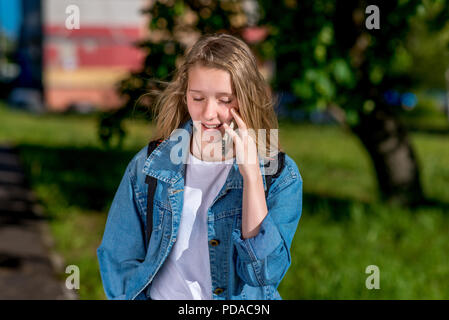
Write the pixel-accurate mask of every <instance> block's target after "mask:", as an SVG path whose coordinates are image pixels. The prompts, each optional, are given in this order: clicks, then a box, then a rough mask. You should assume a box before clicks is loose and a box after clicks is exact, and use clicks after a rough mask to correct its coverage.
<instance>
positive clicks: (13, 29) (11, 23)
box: [0, 0, 22, 38]
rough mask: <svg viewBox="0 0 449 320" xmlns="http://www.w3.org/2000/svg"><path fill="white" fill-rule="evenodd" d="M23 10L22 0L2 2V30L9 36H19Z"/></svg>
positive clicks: (0, 24)
mask: <svg viewBox="0 0 449 320" xmlns="http://www.w3.org/2000/svg"><path fill="white" fill-rule="evenodd" d="M21 14H22V9H21V1H20V0H0V28H1V29H2V30H3V31H4V32H5V33H6V34H7V35H8V36H9V37H13V38H16V37H18V36H19V30H20V23H21V22H22V21H21V20H22V18H21Z"/></svg>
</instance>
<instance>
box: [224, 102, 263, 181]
mask: <svg viewBox="0 0 449 320" xmlns="http://www.w3.org/2000/svg"><path fill="white" fill-rule="evenodd" d="M231 114H232V116H233V117H234V119H235V122H236V123H237V126H238V129H237V132H238V133H237V132H236V131H234V130H233V129H231V127H229V126H228V125H227V124H226V123H224V124H223V127H224V129H225V130H226V132H227V133H228V134H229V135H230V136H231V138H232V141H233V142H234V146H235V153H236V159H237V164H238V165H239V170H240V174H241V175H242V176H243V179H244V180H247V181H250V180H253V179H254V180H255V179H257V178H259V177H260V175H261V173H260V167H259V158H258V154H257V145H256V143H255V142H254V140H253V138H252V137H251V136H250V135H249V134H248V128H247V126H246V124H245V122H243V120H242V118H241V117H240V115H239V114H238V112H237V111H236V110H235V109H234V108H232V109H231Z"/></svg>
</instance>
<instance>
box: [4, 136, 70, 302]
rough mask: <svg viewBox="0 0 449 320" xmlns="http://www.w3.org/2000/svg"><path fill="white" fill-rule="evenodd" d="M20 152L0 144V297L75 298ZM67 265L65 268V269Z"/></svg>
mask: <svg viewBox="0 0 449 320" xmlns="http://www.w3.org/2000/svg"><path fill="white" fill-rule="evenodd" d="M51 247H52V243H51V236H50V233H49V229H48V225H47V222H46V221H45V218H44V217H43V215H42V211H41V210H40V208H39V206H38V205H37V204H36V202H35V197H34V195H33V193H32V191H31V190H30V189H29V188H28V184H27V181H26V177H25V176H24V173H23V170H22V167H21V164H20V159H19V157H18V155H17V151H16V150H15V149H14V148H13V147H12V146H8V145H5V144H1V145H0V299H13V300H15V299H26V300H28V299H32V300H34V299H43V300H47V299H57V300H61V299H63V300H65V299H76V298H77V295H76V293H75V292H74V291H73V290H69V289H67V288H66V287H65V281H64V280H60V279H58V278H57V272H59V273H61V272H64V270H65V268H64V266H63V263H62V260H61V259H60V258H59V256H58V255H57V254H55V253H54V252H53V251H52V250H51ZM63 268H64V269H63Z"/></svg>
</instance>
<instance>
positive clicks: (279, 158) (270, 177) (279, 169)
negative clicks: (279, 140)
mask: <svg viewBox="0 0 449 320" xmlns="http://www.w3.org/2000/svg"><path fill="white" fill-rule="evenodd" d="M277 161H278V166H277V170H276V172H275V173H274V174H268V175H265V183H266V185H267V189H266V190H265V199H266V198H267V197H268V190H270V187H271V183H272V180H273V178H277V177H278V176H279V175H280V174H281V172H282V169H283V168H284V162H285V153H284V152H281V151H279V152H278V154H277ZM269 165H270V162H268V163H267V164H266V165H265V167H267V166H269Z"/></svg>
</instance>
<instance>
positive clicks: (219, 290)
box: [214, 288, 224, 294]
mask: <svg viewBox="0 0 449 320" xmlns="http://www.w3.org/2000/svg"><path fill="white" fill-rule="evenodd" d="M223 291H224V289H223V288H216V289H215V290H214V293H215V294H221V293H223Z"/></svg>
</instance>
